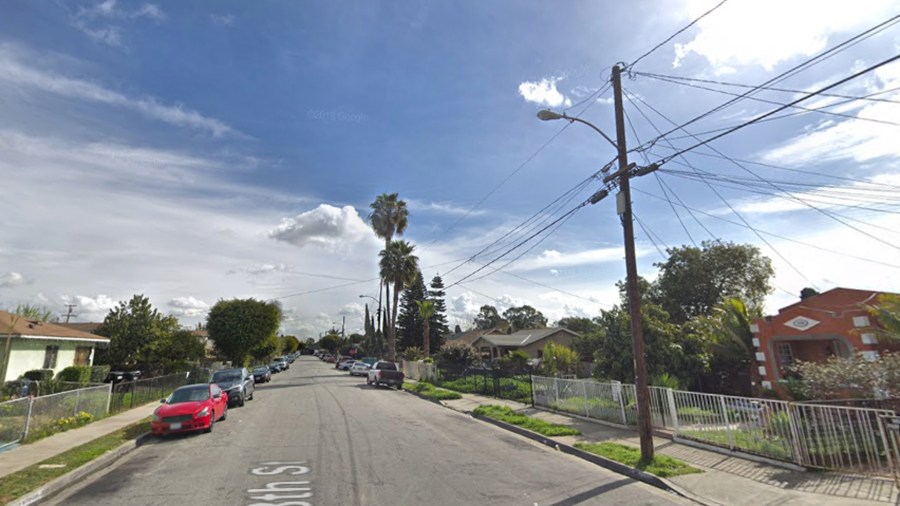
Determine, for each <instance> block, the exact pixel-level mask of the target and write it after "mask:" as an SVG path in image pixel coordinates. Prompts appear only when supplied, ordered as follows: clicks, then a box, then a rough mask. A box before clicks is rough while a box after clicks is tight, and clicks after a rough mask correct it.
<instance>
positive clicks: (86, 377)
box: [56, 365, 91, 383]
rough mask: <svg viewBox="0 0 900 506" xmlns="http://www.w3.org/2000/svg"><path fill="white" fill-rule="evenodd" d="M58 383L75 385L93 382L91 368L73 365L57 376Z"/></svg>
mask: <svg viewBox="0 0 900 506" xmlns="http://www.w3.org/2000/svg"><path fill="white" fill-rule="evenodd" d="M56 380H57V381H71V382H75V383H90V382H91V367H90V366H78V365H73V366H69V367H66V368H65V369H63V370H62V371H59V374H57V375H56Z"/></svg>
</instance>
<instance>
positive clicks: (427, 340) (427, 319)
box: [416, 300, 434, 357]
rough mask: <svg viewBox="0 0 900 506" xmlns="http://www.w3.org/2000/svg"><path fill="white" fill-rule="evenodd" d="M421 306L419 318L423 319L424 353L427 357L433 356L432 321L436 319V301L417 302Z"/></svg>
mask: <svg viewBox="0 0 900 506" xmlns="http://www.w3.org/2000/svg"><path fill="white" fill-rule="evenodd" d="M416 305H417V306H419V316H421V317H422V325H423V327H424V328H423V329H422V343H423V345H422V352H423V353H424V354H425V356H426V357H427V356H430V355H431V319H432V318H433V317H434V301H431V300H422V301H416Z"/></svg>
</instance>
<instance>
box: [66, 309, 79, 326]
mask: <svg viewBox="0 0 900 506" xmlns="http://www.w3.org/2000/svg"><path fill="white" fill-rule="evenodd" d="M66 307H67V308H68V309H69V310H68V312H66V323H69V318H71V317H73V316H78V315H77V314H75V313H73V312H72V308H73V307H76V305H75V304H66Z"/></svg>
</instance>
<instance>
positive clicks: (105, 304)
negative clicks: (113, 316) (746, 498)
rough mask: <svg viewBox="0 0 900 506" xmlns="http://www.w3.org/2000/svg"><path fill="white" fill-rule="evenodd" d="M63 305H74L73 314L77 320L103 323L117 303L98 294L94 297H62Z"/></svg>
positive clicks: (106, 296)
mask: <svg viewBox="0 0 900 506" xmlns="http://www.w3.org/2000/svg"><path fill="white" fill-rule="evenodd" d="M61 299H62V301H63V304H75V309H74V312H75V313H76V314H77V315H78V319H79V320H84V321H103V319H104V318H106V315H107V314H109V311H110V310H111V309H113V308H115V307H116V306H117V305H118V304H119V303H118V302H117V301H115V300H114V299H112V298H111V297H109V296H108V295H103V294H99V295H97V296H95V297H90V296H87V295H75V296H71V295H63V296H62V297H61Z"/></svg>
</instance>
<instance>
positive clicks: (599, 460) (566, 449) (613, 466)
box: [470, 413, 721, 506]
mask: <svg viewBox="0 0 900 506" xmlns="http://www.w3.org/2000/svg"><path fill="white" fill-rule="evenodd" d="M470 414H471V416H472V417H473V418H476V419H478V420H481V421H483V422H487V423H490V424H492V425H495V426H497V427H500V428H502V429H506V430H508V431H510V432H514V433H516V434H518V435H520V436H524V437H527V438H528V439H531V440H532V441H537V442H538V443H541V444H543V445H546V446H549V447H551V448H553V449H555V450H558V451H561V452H563V453H566V454H569V455H572V456H575V457H578V458H581V459H583V460H586V461H588V462H590V463H592V464H595V465H598V466H600V467H603V468H606V469H608V470H610V471H612V472H614V473H618V474H622V475H625V476H628V477H629V478H632V479H635V480H638V481H641V482H644V483H646V484H648V485H652V486H654V487H656V488H659V489H662V490H665V491H667V492H671V493H673V494H675V495H678V496H681V497H684V498H685V499H689V500H691V501H694V502H696V503H699V504H702V505H704V506H721V505H720V504H719V503H716V502H712V501H709V500H708V499H703V498H701V497H699V496H697V495H695V494H693V493H691V492H688V491H687V490H684V489H682V488H681V487H679V486H677V485H675V484H673V483H671V482H670V481H668V480H666V479H664V478H660V477H658V476H655V475H652V474H650V473H647V472H644V471H641V470H640V469H635V468H633V467H630V466H626V465H625V464H622V463H620V462H616V461H614V460H610V459H608V458H606V457H601V456H600V455H595V454H593V453H590V452H586V451H584V450H579V449H578V448H575V447H574V446H570V445H568V444H566V443H561V442H559V441H555V440H553V439H550V438H548V437H546V436H542V435H541V434H538V433H536V432H532V431H530V430H527V429H523V428H522V427H518V426H516V425H512V424H508V423H506V422H502V421H500V420H496V419H494V418H491V417H488V416H481V415H477V414H475V413H470Z"/></svg>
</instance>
